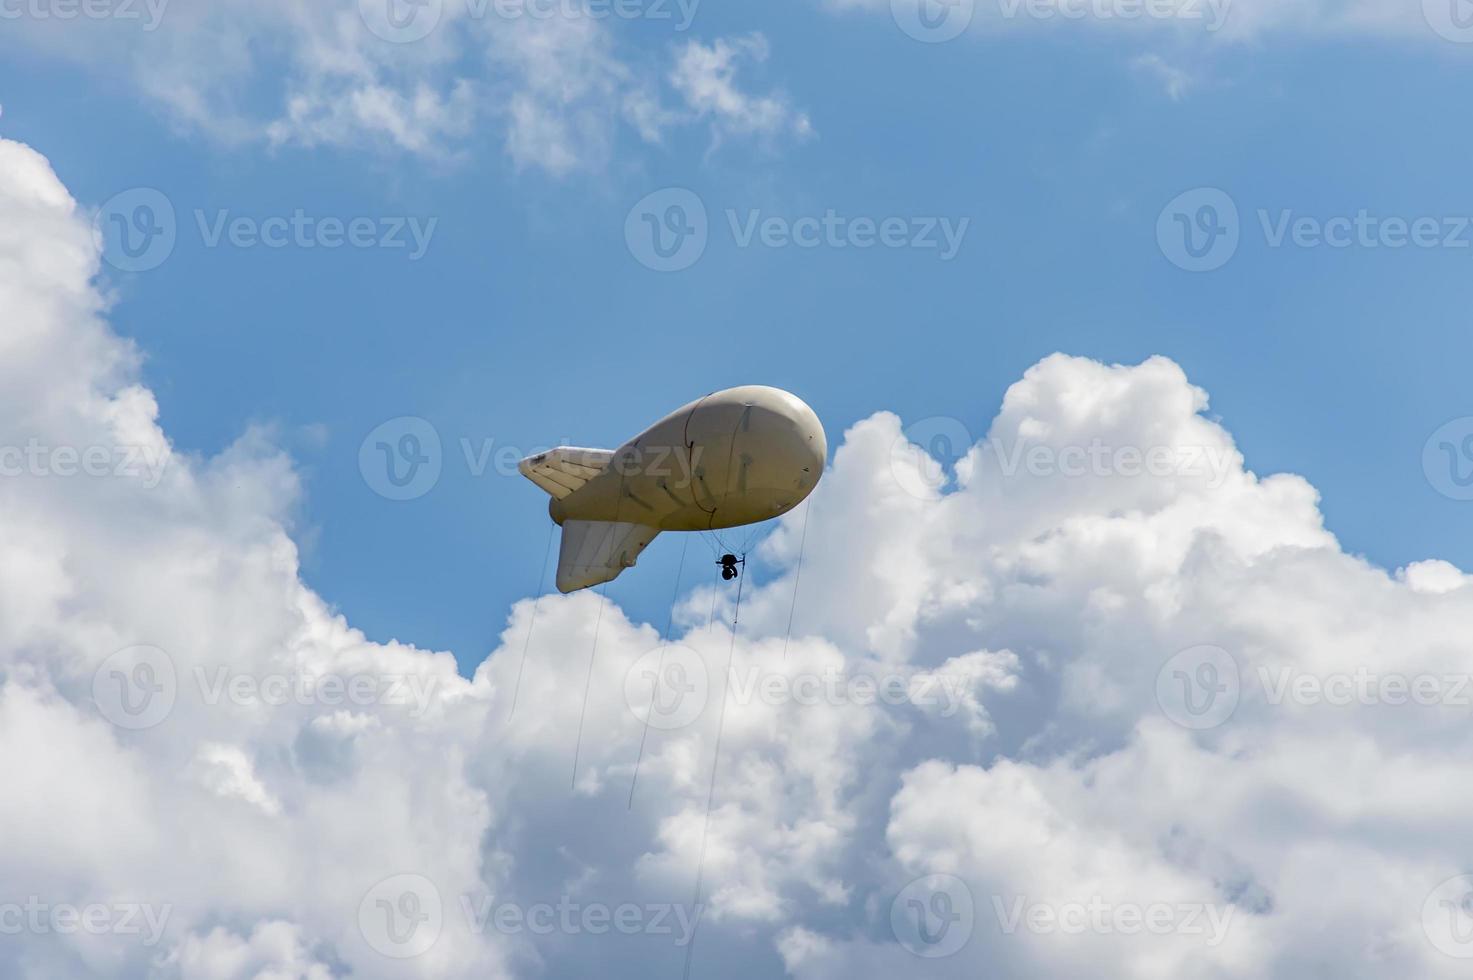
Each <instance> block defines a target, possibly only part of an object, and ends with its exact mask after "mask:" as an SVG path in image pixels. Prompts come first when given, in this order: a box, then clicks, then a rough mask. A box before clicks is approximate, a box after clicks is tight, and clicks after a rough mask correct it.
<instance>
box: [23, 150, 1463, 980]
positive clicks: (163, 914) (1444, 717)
mask: <svg viewBox="0 0 1473 980" xmlns="http://www.w3.org/2000/svg"><path fill="white" fill-rule="evenodd" d="M97 273H98V246H97V243H96V241H95V238H94V236H93V233H92V231H91V228H90V225H89V220H88V214H87V212H86V211H85V209H83V208H80V207H78V206H77V205H76V204H75V203H74V202H73V201H72V199H71V198H70V196H69V195H68V193H67V191H66V189H65V188H64V187H63V186H62V185H61V184H60V182H59V181H58V180H57V178H56V177H55V175H54V174H53V173H52V171H51V168H50V166H49V165H48V164H47V162H46V160H45V159H44V158H43V157H42V156H40V155H39V154H38V153H36V152H35V151H33V150H31V149H30V148H28V147H25V146H22V145H19V144H17V143H14V142H8V141H0V306H3V308H4V309H5V310H6V323H5V329H4V330H3V331H0V448H3V451H4V453H5V455H4V456H3V458H0V463H3V464H4V465H5V466H6V475H5V476H4V477H3V478H0V777H3V779H4V783H5V787H6V791H5V792H4V793H3V794H0V828H3V831H4V836H5V840H6V847H5V848H3V849H0V882H3V886H0V929H4V930H5V941H4V943H0V972H3V973H4V974H5V975H6V976H17V977H23V978H41V977H53V976H77V977H84V976H98V977H156V976H161V977H211V978H213V977H230V978H234V977H250V976H286V977H304V978H310V980H319V978H324V977H345V976H353V977H368V978H374V977H406V976H408V977H415V976H418V977H460V976H465V977H471V976H474V977H487V976H491V977H497V976H540V975H548V976H567V975H583V974H588V973H592V972H593V971H595V970H597V971H599V972H601V973H603V974H612V975H639V976H649V975H660V974H662V973H667V972H668V973H669V974H670V975H675V974H676V973H677V972H678V971H679V970H680V969H681V968H682V964H683V962H684V960H685V957H686V955H687V951H688V949H689V946H688V944H686V943H685V940H688V939H689V938H690V937H691V935H692V934H694V935H696V936H698V941H697V942H696V945H695V948H694V952H693V962H694V964H695V970H694V971H693V972H694V975H701V976H710V975H717V976H721V975H732V976H737V975H740V976H750V975H752V974H753V973H759V974H762V973H768V974H775V973H777V972H778V971H779V970H786V971H787V972H789V973H791V974H792V975H794V976H799V977H840V976H843V977H856V976H858V977H869V976H873V977H890V976H895V975H910V974H924V975H928V976H931V975H934V976H958V977H962V976H966V977H975V976H978V975H1006V976H1053V975H1073V974H1078V973H1083V972H1086V971H1087V972H1088V973H1089V974H1090V975H1092V976H1102V977H1122V978H1123V977H1143V976H1144V977H1172V978H1181V977H1204V978H1205V977H1213V978H1221V977H1255V978H1256V977H1280V976H1282V977H1298V976H1304V975H1312V974H1323V975H1333V976H1343V977H1376V976H1386V975H1388V974H1396V975H1407V976H1418V977H1428V978H1438V977H1454V976H1462V975H1464V974H1465V972H1466V966H1467V963H1466V960H1465V959H1461V958H1459V957H1460V955H1462V954H1465V953H1467V952H1469V950H1468V948H1467V944H1466V936H1467V934H1468V931H1469V930H1473V916H1470V915H1469V912H1468V910H1469V908H1470V907H1473V903H1469V902H1468V901H1467V898H1466V896H1467V890H1460V889H1462V886H1461V885H1459V884H1457V883H1456V882H1454V883H1453V884H1451V885H1449V884H1445V883H1446V882H1449V881H1450V880H1452V879H1455V878H1456V876H1458V875H1459V874H1461V873H1463V872H1464V871H1465V870H1466V865H1465V861H1466V855H1467V853H1468V848H1469V844H1470V834H1469V831H1468V830H1467V827H1466V820H1465V819H1464V817H1465V814H1466V813H1467V812H1468V808H1469V805H1470V804H1473V799H1469V797H1470V795H1473V790H1470V789H1468V788H1467V787H1468V785H1469V782H1468V780H1467V779H1466V775H1467V771H1468V767H1467V761H1466V760H1467V759H1468V757H1469V751H1470V748H1473V746H1470V739H1473V736H1470V734H1469V732H1468V726H1467V724H1466V715H1467V708H1466V707H1460V700H1459V699H1467V698H1468V697H1469V692H1468V691H1467V690H1466V687H1467V685H1466V680H1467V678H1468V675H1469V673H1470V671H1473V655H1470V653H1469V651H1468V647H1467V637H1468V636H1469V635H1470V627H1473V592H1470V590H1469V588H1468V586H1467V577H1466V576H1465V575H1463V573H1462V572H1460V571H1459V570H1458V569H1456V568H1454V567H1452V566H1450V565H1447V564H1446V563H1442V562H1428V563H1418V564H1415V565H1412V566H1409V567H1408V568H1406V569H1404V570H1400V571H1399V572H1397V573H1395V574H1389V573H1388V572H1387V571H1386V570H1383V569H1379V568H1376V567H1374V566H1372V565H1370V564H1368V563H1367V562H1365V561H1364V560H1362V559H1360V558H1357V557H1355V556H1353V555H1348V554H1346V553H1345V552H1344V551H1343V550H1342V549H1341V547H1340V546H1339V544H1338V542H1337V541H1336V540H1335V538H1334V537H1333V535H1332V534H1330V533H1329V532H1328V531H1327V530H1326V528H1325V527H1324V525H1323V521H1322V519H1321V515H1320V512H1319V510H1318V506H1317V504H1318V500H1317V495H1316V493H1315V491H1314V489H1313V487H1311V486H1310V485H1309V484H1308V483H1307V482H1305V481H1304V480H1303V479H1301V478H1299V477H1296V476H1292V475H1283V474H1281V475H1272V476H1260V475H1258V474H1255V473H1253V472H1252V471H1251V470H1249V469H1248V468H1247V467H1246V465H1245V460H1244V459H1243V457H1242V455H1241V453H1240V452H1239V451H1238V449H1237V448H1236V446H1235V445H1234V444H1233V441H1232V438H1231V436H1230V435H1229V433H1228V432H1227V431H1226V429H1224V428H1223V427H1222V425H1220V424H1219V423H1217V422H1216V421H1214V420H1213V419H1212V418H1210V417H1209V416H1208V414H1207V411H1208V408H1209V406H1208V401H1207V396H1206V393H1205V392H1203V391H1202V390H1200V389H1199V388H1197V387H1195V386H1193V385H1192V384H1191V383H1190V382H1189V381H1188V379H1187V378H1186V377H1185V376H1184V374H1183V372H1182V371H1181V369H1180V368H1179V367H1178V366H1177V365H1175V364H1174V363H1172V362H1170V361H1168V360H1165V359H1163V358H1153V359H1150V360H1147V361H1146V362H1144V363H1142V364H1139V365H1134V366H1112V365H1103V364H1099V363H1096V362H1093V361H1089V360H1085V359H1080V358H1071V357H1066V356H1062V355H1060V356H1054V357H1051V358H1048V359H1046V360H1045V361H1043V362H1041V363H1039V364H1038V365H1036V366H1034V367H1033V368H1032V369H1030V370H1029V371H1028V372H1027V374H1026V375H1025V376H1024V377H1023V378H1022V379H1021V380H1019V381H1018V382H1017V383H1016V384H1015V385H1014V386H1013V387H1012V388H1011V389H1010V390H1009V391H1008V392H1007V395H1006V397H1005V398H1004V400H1003V403H1002V405H1001V408H1000V410H999V411H998V412H997V415H996V417H995V419H994V420H993V422H992V424H991V426H990V428H989V430H988V431H987V433H986V434H985V435H984V436H983V437H982V438H980V439H978V440H970V439H963V440H962V441H963V442H966V443H968V444H970V449H968V451H967V452H966V453H965V454H964V455H962V456H961V458H960V459H959V460H958V461H957V462H956V464H955V467H954V469H953V470H952V471H951V472H945V473H943V472H940V471H939V470H938V464H937V461H936V460H935V459H933V458H932V456H931V454H930V452H928V451H927V450H928V449H930V448H931V446H932V442H933V441H932V440H926V439H923V438H922V436H923V435H924V434H925V433H926V432H928V431H931V429H930V428H928V426H932V427H934V426H933V424H932V423H912V425H911V426H909V427H907V426H905V425H904V424H903V423H902V421H901V420H900V419H898V418H897V417H895V416H893V415H891V414H888V413H883V412H882V413H879V414H877V415H875V416H873V417H871V418H868V419H865V420H863V421H861V422H859V423H858V424H856V425H855V426H853V427H852V428H851V429H850V430H849V431H848V432H847V433H845V434H844V437H843V440H842V442H841V443H840V444H839V448H838V449H837V452H836V455H835V459H834V462H833V465H832V467H831V470H830V472H829V473H828V474H827V475H826V477H825V480H824V483H823V484H822V485H821V487H820V489H819V492H818V493H817V495H816V496H815V498H814V499H813V501H812V504H811V511H810V512H809V513H808V514H807V515H806V516H805V514H804V512H803V511H801V510H800V511H799V512H797V513H795V514H793V515H790V516H789V517H788V518H786V519H785V520H784V521H783V522H782V523H781V524H780V525H779V526H778V527H777V529H776V531H775V533H774V534H773V535H772V536H771V537H770V538H769V539H768V540H767V542H766V543H765V544H764V545H763V546H762V547H761V549H760V550H759V551H758V552H757V553H756V554H755V555H754V568H755V567H757V566H762V567H763V568H764V572H765V574H764V575H762V576H759V577H758V578H759V579H761V580H762V581H763V582H764V583H765V584H761V585H759V586H758V587H756V588H755V589H753V590H751V591H750V592H749V594H748V601H747V602H746V603H745V604H744V608H743V610H742V625H741V631H740V634H739V635H738V636H736V637H735V638H733V636H732V632H731V629H730V627H728V626H727V625H724V623H725V622H729V621H730V612H731V609H730V601H731V594H730V593H729V592H723V593H721V594H720V595H719V596H716V597H714V598H717V599H718V600H719V602H718V616H717V620H716V623H715V625H714V626H711V627H710V628H708V626H707V618H706V615H707V612H708V610H709V608H710V603H711V601H712V599H713V596H712V594H711V592H710V587H703V588H700V589H697V590H695V591H694V592H693V593H691V594H689V595H687V596H686V597H685V599H684V601H683V603H682V605H681V607H680V609H679V611H678V612H679V615H678V618H677V623H678V624H679V628H678V629H677V631H676V636H675V637H674V639H675V641H676V642H675V643H674V644H672V645H671V646H669V647H662V645H661V643H660V639H659V636H658V634H657V631H656V629H655V628H654V627H652V626H650V625H648V624H644V623H639V622H635V621H631V620H630V619H629V618H628V617H627V616H626V615H625V614H624V613H623V611H622V610H621V609H619V608H618V606H617V605H615V604H612V603H610V604H608V605H607V606H606V607H602V608H601V604H602V602H603V600H602V599H601V598H600V597H599V596H597V595H596V594H592V593H579V594H575V595H572V596H566V597H565V596H548V597H544V598H543V599H541V600H540V605H539V606H538V608H537V610H536V617H535V619H536V625H535V629H533V626H532V623H533V600H532V599H531V598H530V597H529V598H528V599H527V600H525V601H523V602H520V603H518V604H517V605H516V606H515V607H514V608H513V609H512V610H510V614H509V617H508V623H507V627H506V630H505V632H504V633H503V635H502V637H501V638H500V641H499V643H498V644H497V646H496V649H494V650H493V651H491V652H490V655H489V656H488V657H487V658H486V660H485V661H484V662H483V663H482V664H481V665H480V666H479V668H478V669H477V670H476V671H475V673H474V676H473V677H471V678H464V677H462V676H460V675H459V674H458V673H457V672H456V668H455V663H454V660H453V658H452V657H451V656H450V655H449V654H448V653H443V652H441V653H436V652H430V651H424V650H419V649H416V648H413V647H411V646H408V645H405V644H400V643H390V644H375V643H371V642H369V641H368V640H366V638H365V637H364V636H363V635H362V634H361V633H360V632H358V631H357V630H355V629H353V627H352V626H351V625H350V624H349V623H347V622H345V621H344V619H343V618H342V617H341V616H339V615H337V614H336V613H335V612H334V611H333V610H332V609H331V607H330V606H329V605H328V604H327V603H326V602H325V601H324V600H323V599H322V598H321V597H319V596H318V595H316V594H315V593H313V592H312V591H311V590H310V589H308V588H307V587H306V586H305V585H303V584H302V582H301V580H300V578H299V575H298V567H297V553H296V548H295V546H294V544H293V542H292V540H291V537H290V534H289V523H288V520H287V517H288V515H289V514H290V513H291V511H292V508H293V506H294V505H295V503H296V500H297V496H298V494H299V487H298V482H297V480H296V478H295V476H294V473H293V469H292V465H291V462H290V460H288V459H287V458H285V456H284V455H283V454H282V453H281V452H280V451H278V450H277V449H275V448H274V447H273V446H272V445H271V444H270V442H269V440H268V439H267V437H266V436H265V435H263V434H261V433H246V434H245V435H243V436H242V438H241V439H240V440H239V442H238V443H237V444H236V445H235V446H233V447H232V448H230V449H229V450H227V451H226V452H224V453H222V454H221V455H219V456H217V457H212V458H199V457H194V456H190V455H187V454H183V453H179V452H176V451H174V450H173V449H172V448H171V446H170V443H169V440H168V438H167V435H166V434H165V433H164V432H163V430H162V429H161V428H160V427H159V425H158V423H157V418H156V416H157V408H156V405H155V402H154V400H153V397H152V395H151V394H150V393H149V392H148V391H147V389H146V388H143V387H141V386H140V385H139V384H138V381H137V362H138V354H137V352H136V351H135V350H133V349H132V348H131V347H130V346H129V344H127V343H126V342H125V341H123V340H121V339H119V338H118V337H117V336H116V335H115V334H114V333H113V332H112V331H111V329H110V328H109V326H108V324H107V322H106V312H107V311H106V305H105V302H104V300H103V298H102V296H103V294H102V292H101V291H100V290H99V288H98V286H97V285H96V284H95V282H94V277H95V276H96V275H97ZM940 424H941V425H942V426H943V428H944V429H945V430H946V431H951V432H956V431H957V430H958V429H959V428H961V425H960V423H957V422H954V421H949V420H943V421H942V422H941V423H940ZM912 438H914V439H916V440H918V445H917V444H913V443H912V442H911V441H910V440H911V439H912ZM132 447H145V448H147V449H148V450H149V451H150V452H153V453H156V454H158V456H159V458H162V459H164V460H165V461H166V464H167V465H166V466H165V467H164V468H163V470H162V473H161V476H160V478H159V479H158V480H157V481H143V480H139V479H136V478H130V477H128V476H125V475H120V476H112V477H87V476H82V475H72V476H67V475H65V471H64V467H63V465H62V464H63V460H64V459H65V458H68V457H69V455H70V454H71V453H73V452H76V453H85V452H87V451H89V450H97V451H99V452H103V453H117V452H121V451H124V450H128V449H130V448H132ZM17 452H20V453H21V455H20V457H19V459H20V460H21V461H23V465H18V464H17V459H18V457H17ZM27 453H30V454H31V456H30V457H28V456H27V455H26V454H27ZM29 458H39V459H40V460H41V462H42V463H44V464H46V465H37V466H32V465H30V464H29V462H24V461H26V460H27V459H29ZM804 520H807V521H808V522H809V523H808V527H807V543H806V549H805V552H804V561H803V573H802V582H801V591H800V592H798V605H797V608H796V615H795V616H794V630H793V634H792V637H791V641H789V640H788V639H787V636H786V633H787V622H788V618H789V614H790V612H791V611H792V610H793V607H792V602H793V596H794V586H795V581H794V579H795V577H796V564H797V561H796V560H797V557H798V550H799V540H800V538H801V537H802V533H803V532H802V530H801V528H802V524H801V522H802V521H804ZM529 632H530V634H531V635H530V642H527V641H528V639H529ZM524 648H525V650H526V660H525V664H524V663H523V660H522V652H523V649H524ZM728 663H730V666H731V670H730V672H729V673H728V670H727V666H728ZM676 666H678V667H679V668H680V669H679V670H678V671H676V670H672V669H671V668H673V667H676ZM1342 675H1344V676H1346V677H1348V678H1349V681H1348V683H1349V684H1350V686H1349V687H1346V686H1345V684H1343V683H1341V682H1339V681H1338V680H1337V678H1339V677H1341V676H1342ZM1367 678H1369V679H1367ZM1394 678H1404V679H1408V680H1409V681H1410V682H1411V683H1409V684H1408V685H1406V687H1404V688H1396V687H1394V686H1393V685H1391V684H1390V683H1388V682H1389V681H1390V680H1391V679H1394ZM1422 678H1426V679H1428V680H1426V681H1423V680H1421V679H1422ZM585 683H586V684H587V687H588V690H589V691H591V696H590V697H589V698H588V700H587V703H586V705H585V702H584V697H583V692H584V686H585ZM1429 684H1430V686H1429ZM1398 690H1400V692H1401V693H1400V694H1399V695H1398V694H1397V691H1398ZM1408 690H1412V691H1418V692H1420V693H1419V694H1418V695H1417V696H1416V697H1409V696H1408V693H1407V692H1408ZM514 692H515V695H516V698H517V700H516V704H517V707H516V710H515V713H513V711H512V698H513V694H514ZM1346 692H1348V693H1349V696H1348V697H1345V696H1342V695H1344V694H1345V693H1346ZM1362 692H1368V693H1362ZM652 702H653V703H654V704H655V705H656V706H657V707H656V709H655V710H654V711H653V712H652V711H651V709H650V707H649V705H650V704H651V703H652ZM723 705H724V706H725V707H724V708H723V707H722V706H723ZM1219 705H1225V706H1226V709H1227V710H1218V706H1219ZM723 720H724V726H722V727H721V731H720V756H719V767H717V768H715V769H714V770H713V764H714V763H715V761H716V759H717V754H716V750H717V741H718V724H719V723H721V722H722V721H723ZM575 756H576V758H577V769H576V771H575V770H574V758H575ZM636 767H637V768H638V781H637V783H636V782H635V775H636ZM713 772H714V776H713ZM708 800H709V801H710V803H711V806H710V809H709V819H708V808H707V805H708ZM697 868H700V869H701V870H702V878H701V890H700V899H701V903H700V904H701V908H699V909H698V908H695V907H693V904H692V899H693V898H694V896H695V894H696V871H697ZM83 923H90V925H86V926H84V925H83ZM936 952H947V953H948V954H949V955H947V956H944V957H939V956H933V955H932V954H934V953H936Z"/></svg>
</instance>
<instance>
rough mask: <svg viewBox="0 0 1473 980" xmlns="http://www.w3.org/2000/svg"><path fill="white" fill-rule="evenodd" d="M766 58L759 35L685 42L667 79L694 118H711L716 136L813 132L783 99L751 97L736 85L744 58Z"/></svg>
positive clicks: (764, 41)
mask: <svg viewBox="0 0 1473 980" xmlns="http://www.w3.org/2000/svg"><path fill="white" fill-rule="evenodd" d="M768 54H769V49H768V44H767V39H766V38H765V37H763V36H762V35H761V34H752V35H749V36H747V37H741V38H735V39H732V40H730V41H727V40H718V41H716V42H715V43H714V44H711V45H709V46H707V45H703V44H701V43H700V42H699V41H689V42H687V43H686V45H685V47H684V48H682V49H681V51H680V55H679V57H678V58H677V59H676V63H675V68H674V70H673V71H672V72H671V74H670V81H671V83H672V84H673V85H674V86H675V88H676V90H677V91H678V92H679V93H680V95H681V97H682V98H683V99H684V100H685V104H686V106H688V107H689V108H690V109H691V110H692V111H693V112H695V113H696V115H697V117H700V118H706V117H710V118H711V119H712V120H713V122H714V124H715V127H716V130H717V132H718V134H721V135H727V134H733V135H752V134H757V135H761V136H768V137H771V136H777V135H781V134H783V133H788V132H791V133H793V134H794V135H796V136H798V137H805V136H808V135H809V134H811V133H812V131H813V127H812V125H811V124H810V123H809V121H808V117H807V116H806V115H804V114H803V113H801V112H798V111H796V110H795V109H793V108H792V106H791V105H790V104H789V102H788V100H787V98H786V97H784V96H781V95H769V96H760V97H759V96H752V95H749V94H747V93H745V92H743V91H742V90H741V88H740V87H739V86H738V85H737V83H736V72H737V66H738V64H739V63H740V62H741V61H742V60H748V61H751V62H753V63H757V64H760V63H762V62H764V61H766V60H767V58H768Z"/></svg>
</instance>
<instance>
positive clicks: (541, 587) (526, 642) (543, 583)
mask: <svg viewBox="0 0 1473 980" xmlns="http://www.w3.org/2000/svg"><path fill="white" fill-rule="evenodd" d="M556 531H557V524H555V523H553V524H550V525H549V526H548V528H547V544H545V545H543V546H542V571H541V572H539V573H538V574H537V590H536V593H535V596H536V597H535V598H534V599H533V600H532V619H531V622H529V623H528V624H527V636H526V638H525V639H523V640H522V660H521V663H520V664H518V665H517V683H516V686H515V687H513V688H512V689H511V710H510V711H508V712H507V713H506V721H507V724H510V723H511V719H512V716H513V715H515V714H516V713H517V696H518V695H520V694H521V691H522V672H523V671H524V670H526V669H527V649H528V648H529V647H531V645H532V630H534V629H536V628H537V607H538V606H540V605H541V604H542V594H543V592H544V591H546V588H547V566H548V564H549V563H550V562H551V559H552V536H553V534H554V533H555V532H556Z"/></svg>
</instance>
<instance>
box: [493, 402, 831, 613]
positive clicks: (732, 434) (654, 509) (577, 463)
mask: <svg viewBox="0 0 1473 980" xmlns="http://www.w3.org/2000/svg"><path fill="white" fill-rule="evenodd" d="M827 456H828V441H827V439H826V438H825V436H824V431H823V425H822V424H821V423H820V422H819V421H818V416H817V415H815V414H814V412H813V409H811V408H809V407H808V406H807V405H806V404H805V403H804V402H803V400H802V399H801V398H799V397H798V396H796V395H792V394H789V393H788V392H786V391H782V390H781V389H778V388H768V387H764V386H761V385H749V386H747V387H742V388H729V389H727V390H726V391H718V392H715V393H714V394H710V395H707V396H706V397H704V398H701V399H698V400H696V401H693V402H691V403H690V404H689V405H686V406H684V407H683V408H680V409H677V410H676V411H674V412H672V413H670V414H669V415H667V416H665V417H664V418H663V419H661V420H660V421H658V422H656V423H655V424H654V425H652V426H650V427H649V428H648V429H646V430H645V431H643V432H641V433H640V434H639V435H637V436H635V437H634V438H633V439H631V440H629V441H628V442H626V443H625V444H624V445H622V446H620V447H619V448H618V449H582V448H578V447H573V446H561V447H559V448H557V449H551V450H548V451H547V452H545V453H539V454H537V455H536V456H529V457H527V458H526V459H524V460H522V461H521V463H520V464H519V468H520V470H521V472H522V474H523V475H524V476H526V477H527V479H529V480H531V481H532V482H533V483H535V484H537V485H538V486H539V487H541V488H542V489H543V490H546V491H547V492H548V493H549V494H551V495H552V501H551V503H550V505H549V507H548V510H549V513H550V514H551V516H552V519H553V520H554V521H555V522H557V523H558V524H559V525H560V526H561V527H562V529H563V538H562V544H561V546H560V548H559V551H558V566H557V587H558V591H559V592H576V591H577V590H579V589H586V588H588V587H590V586H593V585H598V584H599V583H601V582H608V581H611V580H612V579H614V578H617V577H618V575H619V573H620V572H622V571H624V569H626V568H630V567H632V566H633V565H634V563H635V561H636V560H637V559H638V558H639V555H640V552H642V551H644V549H645V548H646V547H647V546H648V545H649V543H650V542H651V541H653V540H654V539H655V536H656V535H658V534H659V533H660V532H661V531H687V532H689V531H717V530H721V529H724V528H732V527H741V526H743V525H747V524H755V523H758V522H759V521H765V520H768V519H770V518H773V517H777V516H779V515H781V514H785V513H787V512H788V511H790V510H792V509H793V508H794V507H796V506H798V504H800V503H802V501H803V500H804V499H805V498H806V497H807V496H808V495H809V494H810V493H812V492H813V488H814V487H815V486H817V485H818V481H819V478H820V477H822V476H823V468H824V461H825V459H826V458H827Z"/></svg>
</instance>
